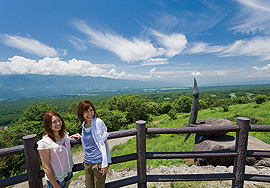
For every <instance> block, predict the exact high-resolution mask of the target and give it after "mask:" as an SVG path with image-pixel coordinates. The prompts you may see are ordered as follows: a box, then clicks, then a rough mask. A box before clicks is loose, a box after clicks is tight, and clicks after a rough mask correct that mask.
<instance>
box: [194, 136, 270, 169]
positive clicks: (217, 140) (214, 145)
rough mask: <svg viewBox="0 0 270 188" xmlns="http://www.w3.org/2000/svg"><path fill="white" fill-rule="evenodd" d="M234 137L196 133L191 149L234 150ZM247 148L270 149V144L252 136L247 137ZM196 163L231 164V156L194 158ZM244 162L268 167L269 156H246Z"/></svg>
mask: <svg viewBox="0 0 270 188" xmlns="http://www.w3.org/2000/svg"><path fill="white" fill-rule="evenodd" d="M234 149H235V138H234V137H233V136H229V135H224V136H220V137H207V136H203V135H199V134H196V136H195V146H194V148H193V151H222V150H234ZM247 149H248V150H265V151H270V145H269V144H266V143H264V142H262V141H261V140H259V139H257V138H254V137H252V136H249V137H248V148H247ZM195 162H196V164H197V165H202V166H205V165H214V166H217V165H222V166H230V165H233V157H221V158H195ZM246 164H247V165H250V166H267V167H270V159H269V158H261V157H248V158H247V160H246Z"/></svg>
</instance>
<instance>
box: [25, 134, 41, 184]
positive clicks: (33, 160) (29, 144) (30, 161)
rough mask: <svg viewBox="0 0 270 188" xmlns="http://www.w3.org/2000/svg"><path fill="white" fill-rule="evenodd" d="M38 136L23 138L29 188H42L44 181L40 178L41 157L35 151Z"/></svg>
mask: <svg viewBox="0 0 270 188" xmlns="http://www.w3.org/2000/svg"><path fill="white" fill-rule="evenodd" d="M36 136H37V135H36V134H30V135H27V136H24V137H23V146H24V156H25V162H26V168H27V176H28V184H29V188H42V187H43V185H42V179H41V178H39V177H38V173H39V171H40V164H39V156H38V152H37V151H36V150H35V146H36V144H37V138H36Z"/></svg>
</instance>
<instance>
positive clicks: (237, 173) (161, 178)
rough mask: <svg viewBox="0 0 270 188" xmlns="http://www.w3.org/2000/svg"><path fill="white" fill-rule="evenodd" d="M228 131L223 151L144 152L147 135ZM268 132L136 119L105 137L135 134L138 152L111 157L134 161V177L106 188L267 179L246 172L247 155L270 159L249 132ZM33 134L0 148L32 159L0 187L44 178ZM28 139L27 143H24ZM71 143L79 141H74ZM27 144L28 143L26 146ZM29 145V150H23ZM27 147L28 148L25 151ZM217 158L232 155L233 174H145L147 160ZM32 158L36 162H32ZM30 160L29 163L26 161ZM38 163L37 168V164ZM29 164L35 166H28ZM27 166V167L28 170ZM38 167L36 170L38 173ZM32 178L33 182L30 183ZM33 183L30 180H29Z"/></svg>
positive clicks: (240, 122)
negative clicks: (253, 146)
mask: <svg viewBox="0 0 270 188" xmlns="http://www.w3.org/2000/svg"><path fill="white" fill-rule="evenodd" d="M217 131H222V132H224V131H227V132H236V141H235V150H224V151H197V152H146V134H185V133H204V132H208V133H209V132H217ZM249 131H254V132H270V125H249V119H247V118H241V117H239V118H237V125H227V126H225V125H224V126H200V127H169V128H146V122H145V121H137V122H136V129H130V130H123V131H115V132H110V133H109V137H108V139H115V138H121V137H127V136H136V145H137V146H136V147H137V153H132V154H127V155H122V156H117V157H112V164H117V163H122V162H127V161H132V160H137V176H133V177H129V178H124V179H121V180H117V181H113V182H108V183H106V187H122V186H127V185H131V184H135V183H137V184H138V187H139V188H144V187H145V188H146V186H147V182H173V181H217V180H232V187H243V185H244V180H245V181H260V182H270V176H268V175H257V174H245V173H244V172H245V161H246V157H264V158H270V151H263V150H247V148H246V147H247V139H248V137H247V136H248V132H249ZM35 138H36V137H35V135H27V136H25V137H24V138H23V141H24V145H21V146H15V147H11V148H4V149H0V157H4V156H10V155H15V154H21V153H24V154H25V157H26V158H28V159H26V161H29V159H30V160H31V165H26V166H27V173H26V174H22V175H19V176H14V177H10V178H6V179H2V180H0V187H6V186H10V185H14V184H17V183H20V182H24V181H28V182H29V187H30V188H32V187H35V188H39V187H42V185H41V178H43V177H44V175H45V174H44V171H43V170H40V164H39V160H38V159H37V158H35V159H32V158H31V157H32V154H33V153H36V156H37V155H38V152H37V150H36V140H35ZM29 140H31V141H30V144H29V143H27V142H29ZM73 144H80V141H75V142H74V143H73ZM28 145H31V147H30V148H29V147H28ZM26 148H28V149H26ZM27 150H28V151H27ZM30 154H31V156H29V155H30ZM213 157H214V158H217V157H221V158H224V157H234V159H235V160H234V161H235V163H234V170H233V173H220V174H181V175H178V174H173V175H163V174H160V175H147V174H146V159H180V158H213ZM33 160H35V161H33ZM28 163H29V162H28ZM37 165H38V167H37ZM29 166H32V167H33V166H34V168H32V169H31V167H29ZM29 168H30V170H29ZM37 168H38V169H39V170H38V172H37ZM81 170H83V164H82V163H80V164H75V165H74V167H73V172H76V171H81ZM33 181H34V182H35V183H36V184H35V186H33ZM31 182H32V183H31Z"/></svg>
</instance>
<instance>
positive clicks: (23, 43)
mask: <svg viewBox="0 0 270 188" xmlns="http://www.w3.org/2000/svg"><path fill="white" fill-rule="evenodd" d="M0 41H1V42H2V43H3V44H5V45H7V46H9V47H12V48H16V49H18V50H21V51H23V52H26V53H29V54H34V55H37V56H40V57H46V56H47V57H55V56H57V55H59V54H58V52H57V50H56V49H54V48H52V47H49V46H47V45H45V44H42V43H41V42H39V41H37V40H35V39H32V38H29V37H21V36H11V35H7V34H0Z"/></svg>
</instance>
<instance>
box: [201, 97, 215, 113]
mask: <svg viewBox="0 0 270 188" xmlns="http://www.w3.org/2000/svg"><path fill="white" fill-rule="evenodd" d="M203 101H204V102H205V104H206V106H207V108H210V109H211V110H212V109H213V105H214V101H213V99H212V96H211V95H210V94H209V95H207V96H205V97H204V98H203Z"/></svg>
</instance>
